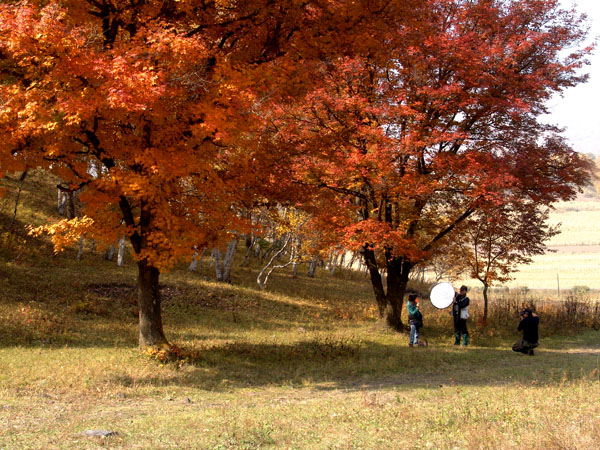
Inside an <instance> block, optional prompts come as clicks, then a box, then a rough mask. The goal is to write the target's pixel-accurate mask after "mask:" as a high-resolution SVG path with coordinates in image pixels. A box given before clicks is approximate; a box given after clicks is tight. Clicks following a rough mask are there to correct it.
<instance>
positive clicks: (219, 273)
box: [212, 248, 223, 281]
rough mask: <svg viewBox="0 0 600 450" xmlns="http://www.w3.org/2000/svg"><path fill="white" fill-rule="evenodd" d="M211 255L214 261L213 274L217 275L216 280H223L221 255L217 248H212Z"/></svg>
mask: <svg viewBox="0 0 600 450" xmlns="http://www.w3.org/2000/svg"><path fill="white" fill-rule="evenodd" d="M212 256H213V259H214V261H215V275H216V277H217V281H223V262H222V261H223V255H222V253H221V251H220V250H219V249H218V248H214V249H213V251H212Z"/></svg>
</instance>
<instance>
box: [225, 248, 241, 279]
mask: <svg viewBox="0 0 600 450" xmlns="http://www.w3.org/2000/svg"><path fill="white" fill-rule="evenodd" d="M237 245H238V240H237V239H232V240H231V241H229V244H227V251H226V252H225V258H224V259H223V281H224V282H225V283H231V267H233V260H234V259H235V254H236V252H237Z"/></svg>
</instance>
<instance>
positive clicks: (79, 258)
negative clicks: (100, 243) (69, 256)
mask: <svg viewBox="0 0 600 450" xmlns="http://www.w3.org/2000/svg"><path fill="white" fill-rule="evenodd" d="M82 257H83V237H80V238H79V250H78V251H77V261H81V258H82Z"/></svg>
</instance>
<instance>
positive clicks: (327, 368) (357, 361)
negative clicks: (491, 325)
mask: <svg viewBox="0 0 600 450" xmlns="http://www.w3.org/2000/svg"><path fill="white" fill-rule="evenodd" d="M537 352H538V353H537V356H535V357H529V356H526V355H521V354H515V353H514V352H512V351H511V350H510V349H509V348H507V349H498V348H497V349H490V348H468V349H462V348H458V349H457V348H452V347H437V348H432V347H429V348H419V349H414V348H412V349H411V348H405V347H401V348H400V347H398V346H395V345H385V344H381V343H377V342H372V341H369V342H362V343H357V342H352V341H345V342H342V341H335V340H331V341H327V340H312V341H303V342H299V343H297V344H249V343H229V344H225V345H220V346H213V347H210V348H206V349H204V350H203V351H201V352H200V355H199V357H198V358H197V359H195V360H193V361H191V363H184V364H182V365H180V366H179V370H173V371H172V372H171V373H170V375H168V376H164V374H163V375H161V376H149V377H139V378H135V377H133V376H131V375H123V374H116V373H115V374H113V375H111V378H110V381H111V382H112V383H116V384H120V385H122V386H123V387H130V386H144V385H147V386H157V387H158V386H170V387H182V388H193V389H201V390H207V391H231V390H236V389H244V388H253V387H268V386H290V387H302V386H309V387H310V388H311V389H322V390H338V389H343V390H353V391H364V390H375V389H382V388H394V387H395V388H403V387H409V388H413V387H421V388H428V389H438V388H440V387H443V386H510V385H529V384H535V385H548V384H560V383H564V380H565V376H567V378H573V379H576V378H581V376H582V374H583V375H585V374H587V373H588V372H592V371H593V370H594V368H595V367H596V365H597V355H594V354H588V353H586V352H580V353H577V354H573V353H566V352H565V353H552V352H545V351H544V350H538V351H537ZM170 364H174V365H175V364H177V363H170Z"/></svg>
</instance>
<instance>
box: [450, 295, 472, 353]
mask: <svg viewBox="0 0 600 450" xmlns="http://www.w3.org/2000/svg"><path fill="white" fill-rule="evenodd" d="M470 302H471V301H470V300H469V297H467V287H466V286H461V287H460V292H459V293H458V294H456V295H455V296H454V303H452V317H453V318H454V337H455V339H454V345H460V338H461V335H462V345H468V344H469V330H467V319H468V318H469V303H470Z"/></svg>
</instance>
